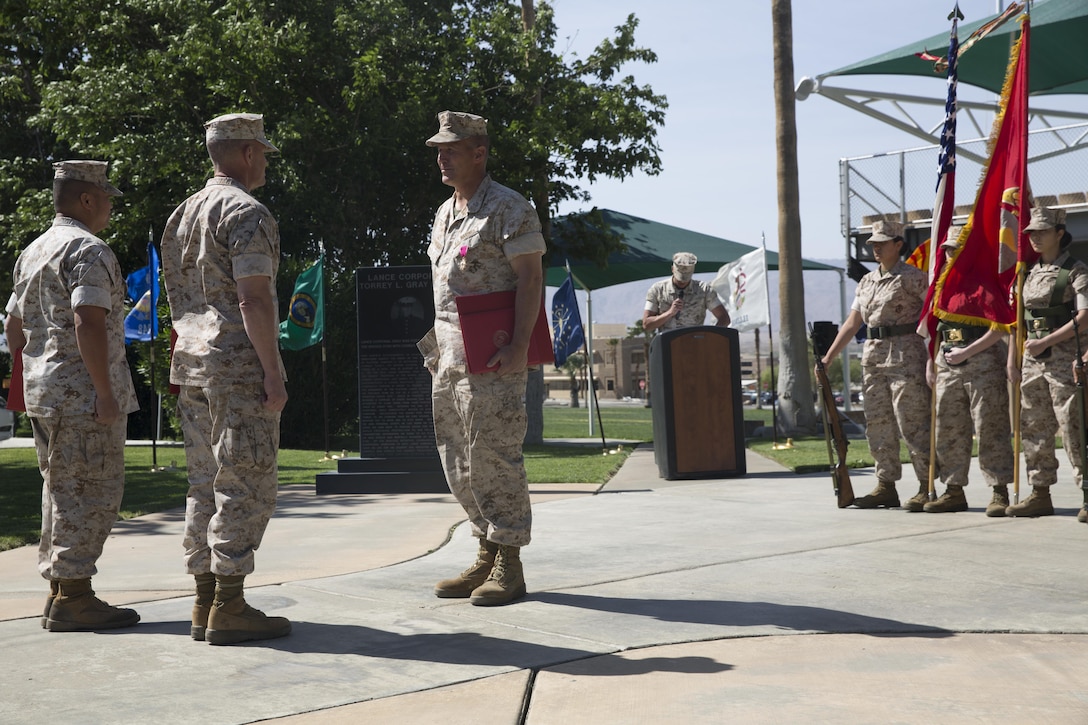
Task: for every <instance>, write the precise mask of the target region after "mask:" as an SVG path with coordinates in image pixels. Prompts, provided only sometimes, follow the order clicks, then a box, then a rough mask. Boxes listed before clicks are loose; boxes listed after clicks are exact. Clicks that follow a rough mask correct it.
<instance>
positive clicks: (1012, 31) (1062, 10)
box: [796, 0, 1088, 164]
mask: <svg viewBox="0 0 1088 725" xmlns="http://www.w3.org/2000/svg"><path fill="white" fill-rule="evenodd" d="M997 17H999V16H998V15H996V14H995V15H992V16H988V17H985V18H982V19H980V20H975V21H972V22H970V23H963V24H961V25H960V26H959V38H960V42H961V43H963V42H965V41H966V39H967V38H968V36H969V35H970V34H971V33H972V32H973V31H974V30H975V29H977V28H979V27H981V26H982V25H984V24H986V23H988V22H990V21H992V20H994V19H995V18H997ZM1018 17H1019V15H1016V16H1014V17H1012V18H1011V19H1009V20H1008V21H1006V22H1005V23H1004V24H1003V25H1000V26H999V27H997V28H996V29H994V30H993V31H992V32H990V33H989V34H988V35H987V36H985V37H984V38H982V39H981V40H979V41H978V42H976V43H975V44H974V45H973V46H972V47H971V48H970V49H969V50H967V51H961V54H960V58H959V82H960V84H961V85H962V84H967V85H972V86H976V87H978V88H982V89H985V90H988V91H991V92H992V93H994V94H1000V92H1001V86H1002V83H1003V82H1004V78H1005V70H1006V68H1007V66H1008V62H1009V49H1010V47H1011V46H1012V43H1013V42H1014V41H1015V39H1016V38H1017V36H1018V34H1019V32H1020V23H1019V22H1018ZM941 20H943V18H934V25H935V26H939V25H940V21H941ZM949 29H950V23H947V22H946V23H945V27H944V28H943V29H942V30H941V31H940V32H938V33H937V34H935V35H932V36H930V37H928V38H925V39H923V40H919V41H916V42H913V43H909V44H908V45H904V46H902V47H899V48H896V49H895V50H889V51H887V52H885V53H881V54H880V55H877V56H874V57H872V58H869V59H867V60H863V61H859V62H856V63H852V64H850V65H847V66H844V67H842V68H839V69H838V70H833V71H830V72H827V73H821V74H820V75H818V76H816V77H815V78H809V77H804V78H802V79H801V80H800V81H799V82H798V84H797V90H796V97H797V100H798V101H804V100H805V99H807V98H808V97H809V96H810V95H813V94H816V95H820V96H823V97H824V98H828V99H830V100H833V101H835V102H837V103H841V104H842V105H844V106H847V107H849V108H852V109H854V110H856V111H858V112H859V113H863V114H865V115H867V116H871V117H873V118H876V119H877V120H879V121H882V122H883V123H886V124H888V125H890V126H893V127H895V128H898V129H900V130H902V131H905V132H907V133H909V134H911V135H913V136H916V137H918V138H921V139H925V140H926V141H927V142H929V143H932V144H939V143H940V138H939V135H938V134H939V132H940V130H941V126H940V125H939V124H938V125H936V126H934V127H931V128H929V127H924V126H922V125H920V124H919V122H918V121H917V120H915V119H916V116H917V117H927V116H928V114H925V113H922V114H919V113H918V112H917V110H916V109H912V106H921V107H925V106H938V107H942V108H943V107H944V102H945V94H944V93H943V92H939V93H933V94H932V95H930V96H920V95H913V94H907V93H897V92H892V91H889V90H886V88H885V87H884V86H885V84H884V83H881V85H880V86H878V87H877V88H876V89H870V90H866V89H857V88H845V87H841V86H837V85H831V84H829V83H828V81H829V80H840V79H843V78H846V77H852V76H887V75H899V76H915V77H926V78H934V79H938V80H940V81H941V82H942V83H943V82H944V79H945V77H944V73H943V71H942V72H938V71H936V70H935V67H934V63H933V62H932V61H929V60H924V59H922V58H919V57H918V56H917V55H916V53H921V52H923V51H925V52H928V53H929V55H932V56H936V57H941V56H947V55H948V35H949ZM1085 37H1088V2H1085V0H1039V1H1038V2H1036V3H1034V5H1033V6H1032V10H1031V66H1030V76H1029V79H1030V80H1029V87H1030V92H1031V94H1032V95H1034V96H1041V95H1056V94H1086V93H1088V43H1085V42H1084V38H1085ZM957 107H958V109H959V113H960V114H962V116H961V126H962V125H963V122H964V121H966V122H969V123H971V124H973V125H974V127H975V129H976V130H977V131H978V133H979V135H980V136H984V135H985V134H986V133H987V130H988V129H989V123H987V122H982V121H979V120H977V119H976V117H975V114H976V112H978V113H991V112H993V111H994V109H995V103H994V102H982V101H971V100H967V99H965V98H963V97H962V96H961V98H960V99H959V101H958V104H957ZM1031 113H1032V118H1033V121H1032V127H1033V128H1035V129H1039V130H1040V131H1042V130H1044V129H1055V130H1057V129H1058V128H1060V127H1061V126H1063V125H1064V124H1068V123H1070V122H1083V121H1085V120H1088V114H1086V113H1084V112H1081V111H1078V110H1070V109H1068V108H1067V109H1062V108H1043V107H1041V106H1038V105H1036V104H1034V103H1033V104H1032V109H1031ZM1086 143H1088V139H1086V137H1085V136H1080V137H1077V138H1075V139H1074V140H1072V141H1069V140H1067V139H1066V140H1062V141H1061V142H1060V143H1059V144H1058V145H1059V146H1061V147H1062V148H1061V149H1060V150H1059V151H1057V152H1051V153H1049V154H1047V155H1060V154H1063V153H1069V152H1071V151H1075V150H1078V149H1081V148H1083V147H1084V146H1085V145H1086ZM959 155H960V156H963V157H964V158H968V159H970V160H972V161H974V162H976V163H979V164H985V158H983V157H982V156H980V155H978V154H974V153H972V152H969V151H967V150H966V149H960V150H959ZM1033 158H1036V157H1035V156H1034V154H1033Z"/></svg>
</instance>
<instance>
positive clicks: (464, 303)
mask: <svg viewBox="0 0 1088 725" xmlns="http://www.w3.org/2000/svg"><path fill="white" fill-rule="evenodd" d="M516 294H517V292H516V291H515V290H509V291H506V292H491V293H488V294H485V295H464V296H462V297H456V298H454V302H455V303H456V304H457V315H458V317H460V318H461V337H462V339H463V340H464V342H465V357H466V359H467V360H468V371H469V372H470V373H472V374H474V375H478V374H479V373H490V372H494V371H496V370H498V369H499V367H498V366H497V365H496V366H494V367H488V366H487V363H488V361H489V360H490V359H491V358H492V357H493V356H494V355H495V353H496V352H497V351H498V350H499V348H500V347H505V346H506V345H509V344H510V341H511V340H512V339H513V337H514V298H515V295H516ZM551 362H555V354H554V352H553V351H552V339H551V335H550V334H549V332H548V319H547V316H546V314H545V312H544V298H543V297H541V299H540V311H539V312H538V313H537V316H536V324H535V325H533V334H532V336H531V337H530V338H529V365H530V366H532V365H543V364H545V363H551Z"/></svg>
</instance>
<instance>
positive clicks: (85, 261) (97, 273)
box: [70, 243, 118, 310]
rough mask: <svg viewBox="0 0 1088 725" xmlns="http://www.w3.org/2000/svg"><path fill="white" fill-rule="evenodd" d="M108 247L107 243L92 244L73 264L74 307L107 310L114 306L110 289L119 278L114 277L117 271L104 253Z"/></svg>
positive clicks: (72, 298) (71, 282)
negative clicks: (86, 306)
mask: <svg viewBox="0 0 1088 725" xmlns="http://www.w3.org/2000/svg"><path fill="white" fill-rule="evenodd" d="M106 249H108V247H105V244H101V243H100V244H94V245H90V246H88V247H86V248H85V251H83V252H81V253H80V256H79V257H78V258H77V259H76V260H75V263H74V264H73V265H72V276H71V281H70V284H71V289H72V296H71V301H72V309H76V308H78V307H83V306H85V305H88V306H92V307H102V308H104V309H106V310H111V309H112V308H113V300H112V297H111V294H110V290H112V289H113V287H114V285H115V284H116V283H117V281H118V280H116V279H114V276H115V271H114V270H113V269H111V266H112V265H110V264H109V261H108V260H107V258H106V256H105V255H104V254H103V252H104V251H105V250H106Z"/></svg>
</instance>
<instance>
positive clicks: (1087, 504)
mask: <svg viewBox="0 0 1088 725" xmlns="http://www.w3.org/2000/svg"><path fill="white" fill-rule="evenodd" d="M1081 490H1082V491H1083V493H1084V505H1083V506H1081V507H1080V511H1078V512H1077V521H1079V522H1081V523H1082V524H1088V488H1084V489H1081Z"/></svg>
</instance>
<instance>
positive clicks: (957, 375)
mask: <svg viewBox="0 0 1088 725" xmlns="http://www.w3.org/2000/svg"><path fill="white" fill-rule="evenodd" d="M986 331H987V328H985V327H981V326H978V325H946V324H944V323H942V324H941V330H940V334H941V337H942V341H941V343H940V344H941V345H942V352H940V353H938V354H937V460H938V461H939V462H940V471H941V480H943V481H944V482H945V484H947V485H949V486H960V487H963V486H966V485H967V472H968V471H969V470H970V468H971V445H972V443H971V442H972V437H974V436H977V437H978V467H979V469H980V470H981V471H982V475H983V477H984V478H985V479H986V483H987V485H990V486H1006V485H1008V484H1010V483H1012V473H1013V454H1012V441H1011V435H1012V432H1011V426H1010V424H1009V388H1008V379H1007V377H1006V373H1005V363H1006V360H1007V358H1008V348H1007V346H1006V344H1005V343H1004V342H998V343H996V344H994V345H991V346H990V347H988V348H986V349H985V350H983V351H982V352H980V353H978V354H976V355H972V356H971V357H970V358H968V359H967V360H965V361H964V362H962V363H960V364H959V365H950V364H949V363H948V361H947V360H945V357H944V353H943V349H944V348H948V347H966V346H967V345H970V344H971V343H972V342H974V341H975V340H977V339H979V338H980V337H982V336H983V335H984V334H986Z"/></svg>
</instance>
